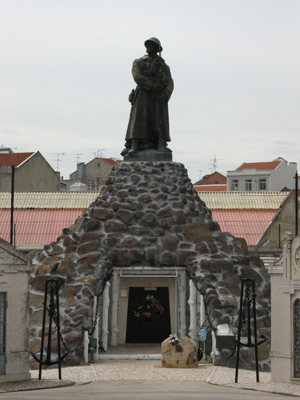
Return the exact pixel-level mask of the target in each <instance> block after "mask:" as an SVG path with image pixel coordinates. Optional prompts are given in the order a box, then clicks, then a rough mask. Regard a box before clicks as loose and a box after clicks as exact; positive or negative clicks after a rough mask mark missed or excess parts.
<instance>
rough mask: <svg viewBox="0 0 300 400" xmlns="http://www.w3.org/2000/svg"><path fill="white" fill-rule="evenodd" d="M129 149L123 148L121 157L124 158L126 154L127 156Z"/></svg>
mask: <svg viewBox="0 0 300 400" xmlns="http://www.w3.org/2000/svg"><path fill="white" fill-rule="evenodd" d="M128 151H129V149H127V147H124V149H123V150H122V152H121V156H123V157H124V156H126V154H128Z"/></svg>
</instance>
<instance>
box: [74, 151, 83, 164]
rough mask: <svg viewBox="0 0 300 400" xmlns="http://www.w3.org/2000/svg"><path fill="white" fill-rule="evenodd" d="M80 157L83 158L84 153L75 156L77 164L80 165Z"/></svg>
mask: <svg viewBox="0 0 300 400" xmlns="http://www.w3.org/2000/svg"><path fill="white" fill-rule="evenodd" d="M80 156H82V153H77V154H75V158H76V164H79V158H80Z"/></svg>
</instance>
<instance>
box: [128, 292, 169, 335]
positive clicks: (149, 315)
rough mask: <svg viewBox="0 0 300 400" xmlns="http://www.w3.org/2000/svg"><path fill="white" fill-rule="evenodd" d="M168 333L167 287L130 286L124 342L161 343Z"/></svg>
mask: <svg viewBox="0 0 300 400" xmlns="http://www.w3.org/2000/svg"><path fill="white" fill-rule="evenodd" d="M161 307H163V311H162V308H161ZM170 334H171V322H170V304H169V288H167V287H158V288H156V289H151V290H148V289H147V288H146V290H145V288H143V287H130V288H129V297H128V315H127V329H126V343H161V342H162V341H163V340H165V339H166V338H167V337H168V336H169V335H170Z"/></svg>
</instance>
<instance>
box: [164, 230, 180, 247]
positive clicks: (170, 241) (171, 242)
mask: <svg viewBox="0 0 300 400" xmlns="http://www.w3.org/2000/svg"><path fill="white" fill-rule="evenodd" d="M161 242H162V249H163V250H169V251H174V250H176V249H177V246H178V243H179V239H178V237H177V236H174V235H169V234H168V235H164V236H162V237H161Z"/></svg>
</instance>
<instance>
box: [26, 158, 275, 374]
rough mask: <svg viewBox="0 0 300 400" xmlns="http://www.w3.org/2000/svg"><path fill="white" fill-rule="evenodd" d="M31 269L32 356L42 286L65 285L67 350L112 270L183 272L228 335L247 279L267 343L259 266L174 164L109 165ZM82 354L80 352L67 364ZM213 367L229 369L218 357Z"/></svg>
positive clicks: (263, 275) (264, 277)
mask: <svg viewBox="0 0 300 400" xmlns="http://www.w3.org/2000/svg"><path fill="white" fill-rule="evenodd" d="M34 264H35V268H34V271H33V275H32V279H31V285H32V292H31V314H32V315H31V323H30V325H31V350H32V351H38V350H39V348H38V343H39V335H40V329H41V321H42V309H41V306H40V305H41V304H42V297H41V296H42V292H43V290H44V282H45V279H49V276H50V277H58V278H60V279H61V280H62V282H63V283H64V285H63V287H62V292H61V295H60V296H61V325H62V333H63V335H64V338H65V340H66V342H67V343H69V344H70V347H72V345H75V344H76V343H77V342H78V340H79V338H80V336H81V332H82V320H83V317H85V316H88V315H89V314H90V312H91V308H92V305H93V299H94V296H95V295H97V293H99V291H101V288H102V287H103V284H104V283H105V282H106V280H107V279H109V277H110V276H111V271H113V268H114V267H116V266H122V267H126V266H127V267H128V266H133V265H139V266H150V267H151V266H152V267H167V266H170V267H173V266H181V267H182V266H184V267H186V269H187V273H188V274H189V276H190V277H193V278H195V279H196V280H197V283H198V287H199V288H200V291H201V293H205V294H206V299H207V300H206V301H207V307H208V309H210V310H211V316H212V318H215V322H214V323H215V324H216V325H219V324H224V323H227V324H228V325H229V326H230V328H231V329H232V331H233V332H234V333H236V330H237V324H238V321H237V319H238V308H239V307H238V303H239V296H240V278H241V277H250V278H254V279H255V281H256V288H257V297H256V300H257V327H258V337H259V336H260V335H264V336H265V337H267V338H269V337H270V309H269V299H270V285H269V277H268V274H267V271H266V269H265V268H264V265H263V262H262V261H261V260H260V259H259V258H258V257H256V256H250V255H249V253H248V248H247V244H246V242H245V240H244V239H241V238H235V237H233V236H232V235H231V234H230V233H224V232H222V231H221V230H220V228H219V225H218V223H217V222H216V221H214V220H213V219H212V216H211V211H210V210H209V209H208V208H207V207H206V205H205V203H204V202H203V201H202V200H201V199H200V198H199V196H198V194H197V193H196V192H195V190H194V188H193V185H192V183H191V181H190V179H189V177H188V174H187V170H186V169H185V168H184V165H183V164H180V163H174V162H151V161H149V162H121V163H119V164H117V165H115V166H114V168H113V170H112V172H111V175H110V177H109V178H108V180H107V182H106V185H105V186H104V188H103V189H102V191H101V193H100V194H99V196H98V198H97V199H96V201H95V202H94V203H92V204H91V205H90V206H89V208H88V209H87V210H85V211H84V213H83V214H82V215H81V216H80V217H79V218H78V219H77V220H76V222H75V223H74V225H72V226H70V227H69V228H67V229H64V230H63V234H62V235H61V236H60V237H59V238H58V239H57V241H56V242H54V243H51V244H50V245H46V246H44V250H43V251H42V252H40V253H39V254H38V255H36V257H35V258H34ZM242 353H243V352H242ZM81 355H82V348H81V347H79V349H78V350H77V352H76V355H74V354H73V355H72V360H77V361H78V360H79V359H80V357H81ZM268 357H269V354H268V352H267V353H266V352H265V353H264V356H261V359H262V360H263V361H261V367H262V368H263V369H268V365H269V360H268ZM244 358H245V359H244V364H243V363H242V364H240V365H241V366H242V365H244V366H245V365H246V366H250V367H251V365H250V364H251V363H252V361H251V360H250V361H249V358H247V357H246V356H245V357H244ZM250 358H251V357H250ZM231 362H232V361H231ZM219 363H221V364H223V365H229V364H230V362H228V361H226V360H224V359H223V358H222V359H220V362H219Z"/></svg>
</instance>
